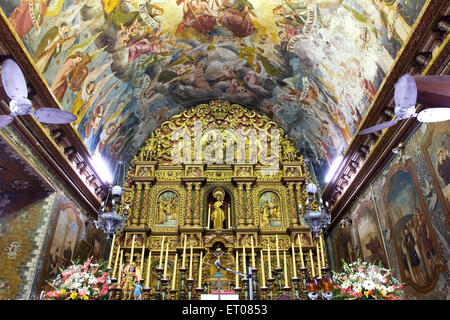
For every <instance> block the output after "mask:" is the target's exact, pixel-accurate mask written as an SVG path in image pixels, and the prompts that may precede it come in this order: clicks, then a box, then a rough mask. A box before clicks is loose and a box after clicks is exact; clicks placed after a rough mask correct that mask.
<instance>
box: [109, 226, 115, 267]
mask: <svg viewBox="0 0 450 320" xmlns="http://www.w3.org/2000/svg"><path fill="white" fill-rule="evenodd" d="M115 240H116V234H114V235H113V239H112V242H111V250H110V251H109V260H108V268H110V267H111V263H112V257H113V252H114V241H115Z"/></svg>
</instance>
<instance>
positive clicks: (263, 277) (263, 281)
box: [261, 250, 266, 287]
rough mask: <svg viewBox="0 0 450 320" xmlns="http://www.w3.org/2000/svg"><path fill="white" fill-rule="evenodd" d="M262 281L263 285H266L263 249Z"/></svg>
mask: <svg viewBox="0 0 450 320" xmlns="http://www.w3.org/2000/svg"><path fill="white" fill-rule="evenodd" d="M261 282H262V286H263V287H265V286H266V274H265V270H264V255H263V251H262V250H261Z"/></svg>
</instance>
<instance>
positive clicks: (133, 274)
mask: <svg viewBox="0 0 450 320" xmlns="http://www.w3.org/2000/svg"><path fill="white" fill-rule="evenodd" d="M141 279H142V275H141V270H140V269H139V268H138V267H136V262H134V261H133V262H132V263H131V264H129V265H126V266H125V268H124V270H123V276H122V283H120V286H121V288H122V291H123V298H124V300H131V299H132V297H133V291H134V284H135V283H136V282H137V281H139V280H141Z"/></svg>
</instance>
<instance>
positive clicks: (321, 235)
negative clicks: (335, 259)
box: [320, 233, 325, 267]
mask: <svg viewBox="0 0 450 320" xmlns="http://www.w3.org/2000/svg"><path fill="white" fill-rule="evenodd" d="M323 247H324V243H323V233H322V234H320V252H321V253H322V264H321V266H322V267H325V255H324V251H323Z"/></svg>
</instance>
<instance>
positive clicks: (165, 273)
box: [163, 243, 169, 279]
mask: <svg viewBox="0 0 450 320" xmlns="http://www.w3.org/2000/svg"><path fill="white" fill-rule="evenodd" d="M168 258H169V243H167V245H166V259H165V260H164V273H163V279H167V278H166V276H167V259H168Z"/></svg>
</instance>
